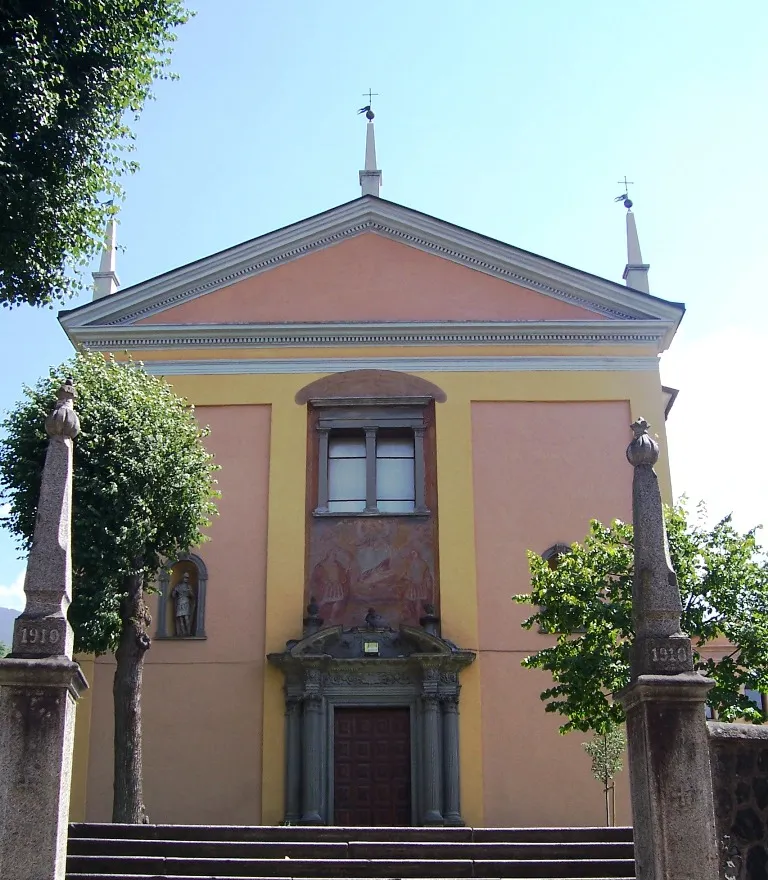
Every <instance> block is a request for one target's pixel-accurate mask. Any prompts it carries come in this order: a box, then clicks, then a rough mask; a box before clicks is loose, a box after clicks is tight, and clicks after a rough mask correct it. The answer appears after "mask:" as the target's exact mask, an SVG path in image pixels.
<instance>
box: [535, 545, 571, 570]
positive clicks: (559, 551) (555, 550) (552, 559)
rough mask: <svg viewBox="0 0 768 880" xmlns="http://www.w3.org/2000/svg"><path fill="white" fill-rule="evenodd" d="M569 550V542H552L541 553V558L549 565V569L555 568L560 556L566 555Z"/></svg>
mask: <svg viewBox="0 0 768 880" xmlns="http://www.w3.org/2000/svg"><path fill="white" fill-rule="evenodd" d="M570 552H571V545H570V544H562V543H558V544H553V545H552V546H551V547H548V548H547V549H546V550H545V551H544V552H543V553H542V554H541V558H542V559H543V560H544V561H545V562H546V563H547V564H548V565H549V567H550V568H551V569H555V568H557V566H558V565H559V563H560V558H561V557H562V556H567V555H568V553H570Z"/></svg>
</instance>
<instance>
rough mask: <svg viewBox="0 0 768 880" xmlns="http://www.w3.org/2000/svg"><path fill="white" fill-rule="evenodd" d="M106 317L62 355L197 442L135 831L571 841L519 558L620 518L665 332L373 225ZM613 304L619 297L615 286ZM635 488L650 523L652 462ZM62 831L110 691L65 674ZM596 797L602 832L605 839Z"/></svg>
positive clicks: (655, 402)
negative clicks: (159, 827) (550, 830)
mask: <svg viewBox="0 0 768 880" xmlns="http://www.w3.org/2000/svg"><path fill="white" fill-rule="evenodd" d="M379 183H380V172H379V171H378V170H377V168H376V162H375V151H374V149H373V124H372V123H370V122H369V125H368V147H367V152H366V168H365V170H364V171H363V172H361V185H362V188H363V195H361V197H360V198H358V199H356V200H354V201H352V202H349V203H347V204H344V205H341V206H339V207H336V208H333V209H331V210H329V211H326V212H325V213H323V214H320V215H317V216H315V217H310V218H308V219H305V220H302V221H300V222H298V223H296V224H294V225H292V226H289V227H287V228H284V229H280V230H277V231H275V232H273V233H269V234H268V235H265V236H262V237H260V238H257V239H254V240H251V241H247V242H245V243H244V244H240V245H237V246H235V247H233V248H230V249H229V250H227V251H223V252H221V253H219V254H215V255H213V256H210V257H206V258H203V259H201V260H199V261H197V262H196V263H193V264H190V265H188V266H184V267H181V268H179V269H176V270H174V271H171V272H168V273H166V274H165V275H162V276H159V277H158V278H154V279H150V280H149V281H146V282H143V283H141V284H138V285H135V286H133V287H131V288H127V289H123V290H118V289H117V283H116V275H115V271H114V269H115V267H114V250H113V249H111V250H108V251H107V252H106V253H105V260H104V261H103V263H102V267H101V271H100V272H99V273H96V296H95V298H94V301H93V302H92V303H89V304H88V305H86V306H82V307H80V308H78V309H74V310H71V311H68V312H64V313H63V314H62V315H61V317H60V320H61V323H62V325H63V327H64V329H65V330H66V332H67V333H68V335H69V336H70V338H71V339H72V341H73V343H75V344H76V345H78V346H85V347H87V348H89V349H92V350H98V351H104V352H114V353H116V354H118V355H119V353H121V352H126V351H127V352H129V353H130V355H131V356H132V357H133V358H134V359H136V360H141V361H143V362H144V364H145V366H146V368H147V369H148V370H150V371H152V372H154V373H157V374H161V375H163V376H166V377H167V378H168V380H169V381H170V382H171V383H172V384H173V385H174V387H175V389H176V391H177V392H178V393H179V394H181V395H183V396H184V397H186V398H187V399H188V400H189V401H190V402H191V403H193V404H194V406H195V408H196V412H197V415H198V418H199V420H200V422H201V423H202V424H207V425H209V426H210V428H211V434H210V437H209V439H208V441H207V442H208V443H209V444H210V448H211V449H212V451H213V452H214V453H215V455H216V460H217V462H218V464H219V465H220V466H221V471H220V473H219V475H218V479H219V488H220V490H221V499H220V501H219V516H218V517H217V518H216V520H215V521H214V522H213V524H212V525H211V527H210V541H208V542H207V543H205V544H204V545H203V546H201V547H199V548H195V549H194V551H193V552H191V553H190V554H189V555H188V556H185V557H184V558H183V559H179V560H174V561H173V565H172V567H171V570H170V572H169V573H168V574H165V575H163V577H162V578H161V580H160V583H159V584H158V588H159V595H158V596H157V597H154V607H153V630H154V643H153V646H152V648H151V650H150V651H149V653H148V654H147V657H146V663H145V672H144V691H143V717H144V768H145V781H144V785H145V799H146V807H147V811H148V814H149V816H150V817H151V820H152V821H153V822H183V823H206V824H241V823H242V824H260V823H263V824H274V823H279V822H290V823H305V824H341V825H355V824H379V825H409V824H416V825H423V824H433V825H457V824H463V823H467V824H472V825H491V826H492V825H500V826H511V825H528V826H530V825H569V824H579V825H580V824H587V825H588V824H601V822H602V821H603V809H604V807H603V798H602V789H601V786H600V785H599V784H598V783H597V782H595V781H594V780H593V779H592V778H591V775H590V767H589V759H588V757H587V756H586V754H585V753H584V751H583V749H582V747H581V740H582V739H583V738H584V737H582V736H579V735H578V734H571V735H569V736H567V737H563V736H560V735H559V733H558V731H557V726H558V724H557V719H556V718H555V717H554V716H552V715H548V714H545V712H544V706H543V704H542V703H541V702H540V700H539V696H538V695H539V693H540V691H541V690H543V689H544V687H546V685H547V682H546V678H545V677H544V675H543V674H541V673H538V672H533V671H527V670H523V669H522V668H521V666H520V661H521V660H522V659H523V658H524V657H525V656H527V655H528V654H529V653H531V652H533V651H535V650H537V649H539V648H540V647H542V646H543V645H545V644H546V643H547V639H548V638H549V637H548V636H547V635H545V634H542V633H539V632H536V631H535V630H532V631H525V630H523V629H521V627H520V622H521V620H523V619H524V617H526V616H527V613H526V609H525V608H523V607H521V606H518V605H516V604H514V603H513V602H512V601H511V598H510V597H511V596H512V595H514V594H516V593H520V592H524V591H526V589H527V586H528V566H527V558H526V551H528V550H533V551H535V552H537V553H542V554H548V553H550V554H551V553H556V552H557V548H558V546H560V545H563V544H566V545H567V544H569V543H571V542H573V541H578V540H580V539H581V538H583V537H584V535H585V534H586V531H587V527H588V523H589V520H590V519H592V518H598V519H601V520H610V519H612V518H614V517H620V518H623V519H626V518H629V516H630V515H631V478H632V469H631V468H630V467H629V466H628V464H627V463H626V461H625V459H624V449H625V447H626V444H627V441H628V438H629V436H630V433H631V432H630V430H629V425H630V423H631V422H632V421H633V420H634V419H635V418H637V417H638V416H645V417H646V418H647V419H648V420H649V422H651V424H652V425H653V428H654V431H655V432H656V433H657V434H658V435H660V438H661V440H662V449H663V448H664V447H665V444H664V442H663V441H664V421H665V415H666V410H667V407H668V403H669V393H668V390H665V389H663V388H662V385H661V382H660V379H659V366H658V359H659V355H660V353H661V352H662V351H663V350H664V349H665V348H666V347H667V346H668V345H669V343H670V342H671V340H672V337H673V335H674V332H675V330H676V327H677V325H678V323H679V321H680V319H681V317H682V314H683V307H682V306H681V305H679V304H677V303H670V302H666V301H663V300H660V299H658V298H655V297H653V296H651V295H650V294H649V293H648V292H647V268H648V267H647V266H646V265H645V264H643V263H642V259H641V258H640V253H639V247H637V239H636V232H635V230H634V217H633V215H632V214H631V213H629V214H628V231H629V234H630V251H629V264H628V267H627V272H626V273H625V276H626V278H627V285H622V284H618V283H614V282H612V281H608V280H605V279H601V278H597V277H595V276H593V275H589V274H587V273H585V272H581V271H578V270H576V269H572V268H570V267H567V266H563V265H561V264H559V263H556V262H553V261H551V260H547V259H545V258H543V257H539V256H536V255H534V254H531V253H528V252H525V251H522V250H519V249H517V248H515V247H513V246H510V245H507V244H504V243H501V242H498V241H495V240H492V239H489V238H486V237H484V236H482V235H480V234H478V233H475V232H471V231H468V230H466V229H462V228H459V227H456V226H453V225H451V224H449V223H445V222H443V221H441V220H438V219H436V218H434V217H430V216H427V215H425V214H421V213H419V212H418V211H414V210H412V209H409V208H405V207H403V206H401V205H397V204H394V203H392V202H388V201H386V200H384V199H382V198H380V197H379V196H378V187H379ZM628 285H633V286H628ZM658 472H659V476H660V480H661V484H662V486H663V488H664V491H665V493H666V495H667V498H669V497H670V494H671V493H670V483H669V473H668V466H667V462H666V460H664V459H663V460H662V461H661V462H660V463H659V467H658ZM81 661H82V663H83V666H84V670H85V673H86V676H87V678H88V680H89V682H90V683H91V690H90V691H89V693H88V695H87V696H86V697H85V698H84V699H83V700H82V701H81V703H80V704H79V706H78V715H77V731H76V755H75V769H74V778H73V796H72V815H73V817H74V818H76V819H87V820H89V821H108V819H109V815H110V810H111V784H112V780H111V772H112V768H111V765H112V736H113V728H112V675H113V672H114V665H113V662H112V660H111V658H109V657H102V658H98V659H97V660H95V661H94V660H93V659H92V658H81ZM626 789H627V783H626V780H624V781H623V783H622V781H621V780H620V781H619V787H618V820H619V821H620V822H621V821H624V822H627V821H628V820H629V815H628V799H627V792H626Z"/></svg>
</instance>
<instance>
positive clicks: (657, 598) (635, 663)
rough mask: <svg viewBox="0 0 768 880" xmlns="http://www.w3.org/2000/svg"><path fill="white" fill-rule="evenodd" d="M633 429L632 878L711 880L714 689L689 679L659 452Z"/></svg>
mask: <svg viewBox="0 0 768 880" xmlns="http://www.w3.org/2000/svg"><path fill="white" fill-rule="evenodd" d="M648 427H649V426H648V423H647V422H646V421H645V419H638V421H637V422H635V424H633V425H632V429H633V431H634V433H635V438H634V440H633V441H632V443H630V445H629V448H628V449H627V458H628V460H629V462H630V464H632V466H633V467H634V468H635V472H634V479H633V483H632V518H633V523H634V545H635V565H634V582H633V587H632V615H633V622H634V630H635V640H634V643H633V646H632V661H631V662H632V666H631V678H630V683H629V685H628V686H627V687H626V688H624V690H623V691H622V692H621V693H620V694H619V695H618V696H619V699H620V700H621V703H622V705H623V706H624V709H625V711H626V713H627V742H628V748H629V774H630V786H631V794H632V816H633V822H634V837H635V863H636V870H637V878H638V880H684V878H689V877H696V880H717V878H718V875H719V871H718V852H717V837H716V832H715V813H714V801H713V796H712V774H711V769H710V758H709V743H708V738H707V728H706V720H705V714H704V707H705V704H706V699H707V692H708V691H709V689H710V688H711V687H712V685H713V682H712V681H711V680H709V679H706V678H704V677H703V676H701V675H699V674H698V673H695V672H694V671H693V652H692V649H691V642H690V639H689V638H688V637H687V636H686V635H685V634H684V633H683V632H681V630H680V616H681V612H682V605H681V602H680V591H679V589H678V586H677V578H676V576H675V573H674V571H673V569H672V565H671V562H670V559H669V549H668V547H667V536H666V531H665V527H664V518H663V508H662V502H661V493H660V491H659V486H658V479H657V477H656V474H655V472H654V470H653V466H654V464H655V463H656V462H657V461H658V457H659V447H658V444H657V443H656V441H655V440H654V439H653V438H652V437H650V436H649V434H648Z"/></svg>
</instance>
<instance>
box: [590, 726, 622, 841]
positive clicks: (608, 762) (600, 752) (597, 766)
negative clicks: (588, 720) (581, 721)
mask: <svg viewBox="0 0 768 880" xmlns="http://www.w3.org/2000/svg"><path fill="white" fill-rule="evenodd" d="M626 745H627V738H626V735H625V733H624V727H623V726H618V727H611V728H608V729H607V730H605V731H604V732H603V733H595V734H593V736H592V739H591V740H590V741H589V742H585V743H582V746H583V748H584V751H585V752H586V753H587V754H588V755H589V757H590V758H591V759H592V768H591V769H592V776H594V778H595V779H596V780H597V781H598V782H602V784H603V795H604V796H605V824H606V825H615V824H616V797H615V795H616V786H615V783H614V779H615V778H616V776H617V775H618V774H619V773H621V771H622V769H623V767H624V749H625V748H626Z"/></svg>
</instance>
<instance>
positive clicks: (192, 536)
mask: <svg viewBox="0 0 768 880" xmlns="http://www.w3.org/2000/svg"><path fill="white" fill-rule="evenodd" d="M67 375H69V376H72V377H73V378H74V380H75V390H76V393H77V398H76V400H75V408H76V410H77V413H78V415H79V417H80V425H81V432H80V434H79V435H78V437H77V439H76V440H75V444H74V472H75V478H74V480H73V495H72V500H73V529H72V560H73V564H72V570H73V593H74V598H73V602H72V605H71V607H70V610H69V619H70V622H71V623H72V626H73V629H74V631H75V650H76V651H85V652H88V653H94V654H103V653H107V652H110V651H114V650H115V649H116V647H117V644H118V641H119V638H120V634H121V630H122V622H121V618H120V599H121V597H122V595H123V593H124V592H125V586H124V585H125V579H126V578H127V577H130V576H132V575H134V574H135V573H137V572H140V573H141V575H142V579H143V583H144V585H145V586H147V587H149V586H150V585H151V584H152V583H153V581H154V579H155V577H156V575H157V572H158V570H159V569H160V568H161V567H162V565H163V564H164V563H165V562H166V560H173V559H176V558H177V557H178V556H179V554H181V553H183V552H185V551H186V550H188V549H189V548H190V547H192V546H194V545H196V544H199V543H200V542H201V541H202V540H204V536H203V534H202V529H203V528H204V527H205V526H206V525H208V524H209V521H210V518H211V516H212V515H213V514H214V513H215V509H216V508H215V504H214V502H213V497H214V484H213V472H214V470H215V466H214V464H213V460H212V456H211V455H210V454H209V453H208V452H207V451H206V449H205V447H204V446H203V443H202V440H203V438H204V437H205V436H207V433H208V432H207V429H206V430H201V429H200V427H199V426H198V424H197V421H196V420H195V417H194V411H193V409H192V407H190V406H189V405H188V404H187V403H186V402H185V401H184V400H182V399H181V398H179V397H177V395H176V394H174V392H173V389H172V388H171V386H170V385H168V384H167V383H166V382H165V381H164V380H163V379H160V378H158V377H155V376H150V375H149V374H148V373H146V372H145V371H144V370H143V369H142V368H141V366H140V365H137V364H133V363H127V364H123V363H120V362H118V361H115V360H114V359H109V360H105V359H104V358H102V357H101V355H98V354H79V355H77V356H76V357H75V358H74V359H73V360H71V361H70V362H69V363H66V364H63V365H62V366H60V367H57V368H55V369H52V370H51V372H50V378H48V379H45V380H42V381H41V382H39V383H38V384H37V386H36V387H35V388H27V389H25V391H26V395H25V398H24V399H23V400H22V401H21V402H20V403H19V404H18V405H17V406H16V407H15V409H14V410H13V411H12V412H11V413H10V415H8V417H7V418H6V419H5V421H4V422H3V428H4V430H5V437H4V438H3V439H2V441H0V482H2V490H0V498H2V499H3V500H4V501H6V502H8V503H9V505H10V510H9V513H8V516H7V518H6V519H5V520H4V521H3V524H4V525H5V526H6V528H8V529H9V530H10V531H11V532H12V533H13V534H14V535H16V536H17V538H18V539H19V542H20V545H21V547H22V548H23V549H24V550H28V549H29V547H30V546H31V543H32V537H33V535H34V528H35V515H36V511H37V501H38V496H39V492H40V480H41V477H42V468H43V463H44V461H45V452H46V449H47V443H48V437H47V435H46V433H45V427H44V423H45V418H46V416H47V415H48V413H49V412H50V411H51V408H52V404H53V401H54V400H55V392H56V389H57V388H58V387H59V385H60V384H61V378H62V376H67Z"/></svg>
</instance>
